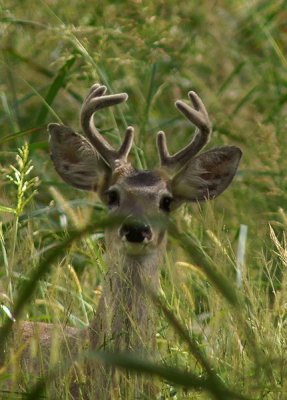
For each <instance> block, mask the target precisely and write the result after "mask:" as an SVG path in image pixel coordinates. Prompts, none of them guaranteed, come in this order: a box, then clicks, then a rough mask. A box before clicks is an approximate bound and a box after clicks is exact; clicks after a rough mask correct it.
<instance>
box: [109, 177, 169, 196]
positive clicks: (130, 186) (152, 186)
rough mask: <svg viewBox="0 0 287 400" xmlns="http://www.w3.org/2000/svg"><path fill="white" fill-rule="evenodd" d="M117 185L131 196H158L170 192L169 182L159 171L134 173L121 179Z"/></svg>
mask: <svg viewBox="0 0 287 400" xmlns="http://www.w3.org/2000/svg"><path fill="white" fill-rule="evenodd" d="M116 185H117V186H118V187H120V188H121V189H122V190H123V191H124V192H126V193H129V194H132V193H137V194H142V195H144V194H147V195H151V194H154V195H155V196H157V195H158V194H159V193H161V192H162V191H167V190H168V182H167V180H166V179H164V178H163V177H162V176H161V175H160V174H159V173H158V172H157V171H133V173H131V174H129V175H127V176H124V177H121V178H120V179H119V180H118V181H117V182H116Z"/></svg>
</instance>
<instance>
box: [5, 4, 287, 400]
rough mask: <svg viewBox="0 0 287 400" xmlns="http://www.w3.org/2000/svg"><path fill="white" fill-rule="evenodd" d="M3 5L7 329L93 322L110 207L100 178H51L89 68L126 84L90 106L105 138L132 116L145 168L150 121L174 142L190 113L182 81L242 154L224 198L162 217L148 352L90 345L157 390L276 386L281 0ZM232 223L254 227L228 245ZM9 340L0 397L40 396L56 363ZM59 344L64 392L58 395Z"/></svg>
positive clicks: (187, 392)
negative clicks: (164, 244) (165, 231)
mask: <svg viewBox="0 0 287 400" xmlns="http://www.w3.org/2000/svg"><path fill="white" fill-rule="evenodd" d="M0 7H1V15H0V32H1V45H0V46H1V64H0V70H1V78H0V79H1V81H0V82H1V84H0V98H1V106H2V107H0V124H1V135H0V146H1V148H0V168H1V177H0V187H1V190H0V224H1V226H0V228H1V229H0V249H1V250H0V265H1V269H0V273H1V283H0V296H1V309H0V311H1V315H2V319H3V326H4V327H5V329H4V330H2V331H1V336H0V337H1V338H2V342H1V344H2V345H3V344H4V341H5V340H4V339H7V337H8V333H9V331H10V328H11V325H13V322H12V321H13V318H16V319H17V320H18V319H19V318H20V319H29V320H33V321H42V322H56V323H59V324H60V325H63V326H65V325H66V324H68V325H71V326H75V327H84V326H87V324H88V322H89V321H90V320H91V319H92V317H93V313H94V310H96V308H97V304H98V300H99V297H100V294H101V282H102V278H103V275H104V273H105V270H106V265H105V262H104V257H103V254H104V252H105V248H104V246H105V245H104V242H103V228H104V225H105V223H107V221H106V220H105V215H106V214H105V212H106V211H105V209H104V207H103V206H102V204H101V203H100V202H99V200H98V198H97V197H96V196H95V195H94V194H90V193H88V194H87V193H82V192H80V191H75V190H73V189H70V188H69V187H68V186H67V185H66V184H64V183H63V182H61V181H60V180H59V178H58V177H57V175H56V174H55V172H54V170H53V168H52V165H51V162H50V160H49V150H48V135H47V133H46V125H47V123H48V122H52V121H62V122H63V123H66V124H68V125H70V126H72V127H74V128H78V126H79V124H78V112H79V108H80V105H81V101H82V98H83V96H84V94H85V93H86V91H87V89H88V88H89V87H90V85H91V84H92V83H94V82H97V81H100V82H102V83H105V84H107V85H108V87H109V89H110V90H111V91H112V92H123V91H126V92H127V93H128V94H129V101H128V103H127V104H126V105H124V106H122V107H118V108H116V109H113V110H112V111H111V110H108V111H104V112H101V113H99V115H98V116H97V118H98V119H97V124H98V125H99V126H100V127H101V129H102V131H103V132H104V134H105V135H106V137H107V138H108V139H109V140H110V141H111V142H113V143H114V144H117V143H118V142H119V140H120V137H121V135H122V133H123V132H124V129H125V127H126V126H127V125H134V126H135V128H136V147H135V149H134V150H133V152H132V157H133V160H134V164H135V165H137V166H138V167H144V168H151V167H154V166H155V165H157V163H158V160H157V154H156V148H155V133H156V132H157V130H160V129H163V130H165V131H166V132H167V136H168V141H169V147H170V148H171V149H172V150H173V151H177V150H178V149H179V148H180V147H182V146H184V145H185V144H186V143H187V142H188V140H189V138H190V136H191V134H192V128H191V127H190V125H189V124H188V123H187V121H186V120H184V119H183V118H182V117H181V116H180V115H179V114H178V113H177V111H176V109H175V108H174V106H173V103H174V101H175V100H176V99H178V98H185V97H186V93H187V91H188V90H190V89H193V90H196V91H197V92H198V93H199V94H200V96H201V97H202V98H203V100H204V102H205V104H206V106H207V109H208V111H209V114H210V117H211V120H212V122H213V131H214V133H213V138H212V141H211V143H210V146H211V147H213V146H220V145H223V144H228V145H229V144H236V145H238V146H240V147H241V148H242V150H243V153H244V157H243V160H242V163H241V166H240V171H239V173H238V175H237V177H236V178H235V180H234V181H233V183H232V185H231V187H230V188H229V189H228V191H227V192H226V193H224V194H223V195H222V196H221V197H220V198H218V199H216V200H215V201H213V202H212V203H209V204H200V205H197V204H193V205H187V206H184V207H183V208H182V209H181V210H179V211H178V212H177V215H176V216H175V219H174V220H176V224H173V223H172V224H171V228H170V241H169V246H168V247H169V249H170V250H172V251H169V252H168V255H167V257H166V260H165V266H164V267H163V269H162V277H161V284H162V295H161V297H160V298H159V299H155V306H157V307H158V308H159V315H160V317H159V323H158V332H157V343H158V348H159V354H160V357H159V359H158V361H157V362H155V363H152V362H150V361H149V362H148V361H147V360H141V359H138V358H132V357H130V358H129V357H128V356H126V355H124V357H123V356H122V355H117V356H116V355H111V354H98V353H97V354H91V353H89V352H87V353H85V357H87V358H93V357H97V359H101V360H104V361H105V362H106V363H110V364H113V365H117V366H118V367H119V368H128V369H130V370H134V371H139V370H140V371H142V372H143V373H146V374H148V376H150V378H149V379H155V380H156V381H157V382H160V383H159V387H160V390H159V397H160V398H161V399H165V398H171V397H173V398H177V399H188V398H192V399H209V398H211V397H212V398H240V396H241V398H248V399H268V400H275V399H284V398H285V397H286V391H287V383H286V382H287V381H286V368H285V365H286V361H287V360H286V355H285V348H286V337H287V335H286V334H287V332H286V293H287V292H286V238H285V230H286V225H287V216H286V212H285V204H286V183H287V181H286V160H287V154H286V151H287V150H286V149H287V147H286V99H287V92H286V65H287V59H286V45H285V42H286V23H285V20H286V5H285V2H284V1H283V0H280V1H279V0H276V1H271V0H260V1H249V2H247V1H243V0H235V1H233V2H230V1H224V0H221V1H218V2H210V1H203V2H201V3H200V4H199V3H198V2H196V1H190V2H185V1H174V0H166V1H158V2H154V1H153V2H152V1H149V0H146V1H132V0H130V1H127V0H124V1H119V2H115V1H111V0H110V1H109V0H104V1H101V2H94V3H92V2H85V3H83V2H79V1H76V0H69V1H66V0H55V1H53V2H50V1H41V2H39V1H35V0H26V1H22V2H18V1H16V0H15V1H13V0H8V1H5V2H0ZM25 143H27V144H25ZM19 149H20V150H19ZM11 165H12V166H13V167H12V168H11ZM31 165H33V167H34V168H33V169H31ZM8 176H10V178H8ZM36 189H37V193H35V192H34V191H35V190H36ZM91 224H92V225H91ZM242 225H246V226H247V227H248V234H247V237H245V238H244V246H245V251H244V252H243V254H240V256H239V258H238V256H237V255H238V254H239V253H238V251H237V249H238V246H241V247H240V248H241V249H242V248H243V249H244V246H243V247H242V236H241V239H240V240H241V242H240V240H239V237H240V226H242ZM86 226H88V228H86ZM91 226H92V227H91ZM239 264H240V266H241V267H242V283H241V285H237V284H236V282H237V267H238V265H239ZM6 346H7V347H6V352H7V351H8V353H9V354H10V356H9V357H8V358H7V360H6V362H5V364H4V365H3V367H2V368H1V370H0V373H1V379H0V385H1V387H2V390H3V396H2V397H3V398H4V393H6V394H5V396H6V397H7V398H13V396H14V397H15V396H16V394H15V393H16V392H19V391H21V392H22V393H30V394H29V396H30V398H40V396H44V393H45V390H46V391H47V392H46V395H47V396H48V397H49V396H50V398H53V397H51V396H52V395H50V394H49V387H52V386H53V385H56V386H54V388H55V387H56V388H58V386H57V384H55V383H54V382H55V379H56V378H57V374H56V373H54V374H53V373H51V375H50V377H49V379H44V380H43V381H40V383H39V384H38V386H35V384H36V380H35V379H34V377H33V376H31V375H29V373H27V372H26V373H25V372H24V371H22V370H21V368H20V366H19V363H18V358H17V354H14V349H13V348H12V347H11V344H10V342H9V341H8V342H7V343H6ZM7 348H8V350H7ZM13 357H14V358H13ZM83 358H84V356H83ZM13 360H14V361H13ZM82 361H83V360H82V359H81V360H78V365H82V364H83V363H82ZM66 362H67V360H65V361H63V364H62V371H61V374H63V375H62V378H61V383H62V386H61V389H60V388H58V390H59V393H58V396H59V398H69V397H68V396H69V395H68V390H67V388H68V382H69V374H68V370H69V368H70V366H71V363H70V362H68V363H67V364H66ZM11 365H12V366H13V368H11ZM11 371H12V372H11ZM59 373H60V372H59ZM12 378H13V379H14V380H15V381H16V382H17V384H16V383H15V384H14V385H13V384H11V380H12V381H13V379H12ZM83 380H84V378H83ZM7 382H10V386H9V388H8V392H7V391H6V392H4V391H5V390H7ZM19 382H21V384H19V385H18V383H19ZM53 390H54V389H53ZM56 390H57V389H56ZM9 396H10V397H9ZM236 396H237V397H236ZM0 397H1V396H0ZM15 398H16V397H15ZM143 398H144V397H143Z"/></svg>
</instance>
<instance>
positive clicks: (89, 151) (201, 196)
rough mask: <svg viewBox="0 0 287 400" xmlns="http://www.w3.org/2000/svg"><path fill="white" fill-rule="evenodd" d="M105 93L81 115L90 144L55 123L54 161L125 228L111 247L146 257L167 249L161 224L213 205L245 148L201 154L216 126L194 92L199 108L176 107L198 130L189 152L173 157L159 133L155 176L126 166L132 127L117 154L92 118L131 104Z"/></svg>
mask: <svg viewBox="0 0 287 400" xmlns="http://www.w3.org/2000/svg"><path fill="white" fill-rule="evenodd" d="M105 92H106V88H105V87H104V86H100V85H98V84H96V85H94V86H93V87H92V88H91V90H90V92H89V94H88V95H87V97H86V99H85V101H84V104H83V107H82V110H81V124H82V128H83V131H84V132H85V133H86V135H87V137H88V139H89V140H87V139H86V138H84V137H83V136H81V135H79V134H77V133H75V132H74V131H73V130H71V129H70V128H68V127H66V126H64V125H59V124H50V125H49V131H50V136H51V138H50V146H51V157H52V160H53V162H54V165H55V168H56V170H57V172H58V173H59V175H60V176H61V177H62V178H63V179H64V180H65V181H66V182H67V183H69V184H71V185H73V186H75V187H77V188H79V189H85V190H93V191H97V192H98V194H99V196H100V198H101V199H102V201H103V202H104V203H106V205H107V206H108V208H109V212H110V214H111V215H116V216H121V217H122V218H123V223H122V224H121V225H120V226H119V227H117V228H110V229H108V230H107V232H106V241H107V246H108V247H115V246H116V247H117V248H118V249H119V248H120V250H121V252H123V253H126V254H131V255H143V254H148V253H151V252H153V251H156V250H157V249H158V248H159V247H161V245H162V243H164V239H165V230H164V228H163V227H162V226H161V225H160V224H157V223H156V221H157V220H158V219H162V218H165V219H166V218H167V216H168V215H169V213H170V212H171V211H172V210H174V209H175V208H176V207H178V206H179V205H180V204H182V203H183V202H186V201H204V200H208V199H213V198H215V197H216V196H218V195H219V194H220V193H222V192H223V191H224V190H225V189H226V188H227V187H228V185H229V184H230V182H231V181H232V178H233V176H234V175H235V172H236V170H237V167H238V164H239V161H240V158H241V150H240V149H238V148H237V147H234V146H224V147H220V148H216V149H212V150H209V151H207V152H205V153H201V154H199V155H197V153H198V152H199V151H200V150H201V149H202V148H203V147H204V145H205V144H206V143H207V142H208V140H209V137H210V134H211V125H210V122H209V118H208V115H207V111H206V109H205V107H204V105H203V103H202V101H201V99H200V98H199V97H198V96H197V95H196V93H194V92H190V93H189V98H190V100H191V102H192V104H193V106H194V108H192V107H190V106H189V105H187V104H185V103H184V102H182V101H177V102H176V106H177V108H178V109H179V110H180V111H181V112H182V113H183V114H184V115H185V116H186V117H187V118H188V119H189V120H190V121H191V122H192V123H193V124H194V125H195V126H196V127H197V128H198V132H197V133H196V134H195V136H194V138H193V139H192V140H191V142H190V143H189V145H188V146H186V147H185V148H184V149H182V150H181V151H179V152H178V153H176V154H175V155H173V156H170V155H169V152H168V149H167V146H166V140H165V135H164V133H163V132H159V133H158V139H157V146H158V150H159V156H160V160H161V166H160V168H158V169H157V170H154V171H138V170H136V169H134V168H133V167H132V166H131V164H130V163H129V162H128V160H127V157H128V154H129V152H130V149H131V147H132V142H133V128H131V127H129V128H127V131H126V134H125V137H124V140H123V142H122V145H121V146H120V148H119V150H117V151H116V150H114V149H113V148H112V147H111V146H110V144H109V143H108V142H107V141H106V140H105V139H104V138H103V137H102V136H101V135H100V134H99V132H98V131H97V129H96V128H95V126H94V123H93V114H94V113H95V111H97V110H98V109H100V108H103V107H107V106H110V105H114V104H118V103H121V102H123V101H126V100H127V95H126V94H125V93H121V94H115V95H110V96H107V95H105Z"/></svg>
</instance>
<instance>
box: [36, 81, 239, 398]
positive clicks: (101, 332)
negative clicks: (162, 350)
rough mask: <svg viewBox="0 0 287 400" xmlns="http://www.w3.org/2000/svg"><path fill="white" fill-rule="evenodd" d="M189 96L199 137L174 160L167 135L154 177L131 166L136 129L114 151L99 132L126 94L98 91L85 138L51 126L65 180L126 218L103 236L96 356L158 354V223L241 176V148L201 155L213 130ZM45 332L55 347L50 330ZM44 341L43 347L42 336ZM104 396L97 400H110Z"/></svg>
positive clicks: (162, 241) (188, 112) (85, 121)
mask: <svg viewBox="0 0 287 400" xmlns="http://www.w3.org/2000/svg"><path fill="white" fill-rule="evenodd" d="M188 96H189V99H190V101H191V104H192V105H193V107H192V106H190V105H188V104H186V103H185V102H183V101H181V100H178V101H176V103H175V105H176V107H177V108H178V109H179V111H181V112H182V113H183V114H184V116H185V117H186V118H187V119H188V120H189V121H190V122H191V123H192V124H193V125H195V126H196V127H197V131H196V133H195V134H194V137H193V138H192V140H191V141H190V143H189V144H188V145H187V146H186V147H184V148H183V149H182V150H180V151H178V152H177V153H176V154H174V155H170V153H169V151H168V148H167V145H166V137H165V134H164V132H159V133H158V135H157V147H158V153H159V158H160V162H161V165H160V167H159V168H157V169H155V170H151V171H148V170H141V171H140V170H137V169H136V168H134V167H133V166H132V165H131V163H130V162H129V161H128V155H129V152H130V150H131V148H132V144H133V137H134V129H133V128H132V127H128V128H127V130H126V133H125V136H124V139H123V141H122V144H121V145H120V147H119V149H118V150H115V149H114V148H113V147H111V145H110V144H109V143H108V142H107V141H106V139H105V138H104V137H103V136H102V135H101V134H100V133H99V131H98V130H97V128H96V127H95V125H94V120H93V116H94V113H95V112H96V111H98V110H100V109H102V108H105V107H109V106H112V105H116V104H119V103H122V102H125V101H126V100H127V98H128V96H127V94H125V93H120V94H113V95H107V94H106V87H105V86H101V85H99V84H95V85H93V86H92V88H91V89H90V91H89V93H88V95H87V97H86V99H85V101H84V103H83V106H82V110H81V114H80V120H81V126H82V129H83V132H84V133H85V135H86V137H83V136H81V135H79V134H78V133H75V132H74V131H73V130H72V129H71V128H69V127H67V126H64V125H60V124H56V123H53V124H50V125H49V132H50V146H51V157H52V160H53V163H54V166H55V169H56V171H57V172H58V174H59V175H60V176H61V177H62V179H63V180H64V181H66V182H67V183H69V184H70V185H72V186H74V187H76V188H78V189H84V190H91V191H96V192H97V193H98V195H99V197H100V199H101V200H102V201H103V203H104V204H106V205H107V207H108V209H109V213H110V214H111V215H114V216H117V215H120V216H122V217H123V222H122V223H121V225H120V226H117V227H110V228H108V229H106V232H105V241H106V249H107V250H106V252H107V261H106V262H107V266H108V272H107V275H106V278H105V282H104V285H103V293H102V297H101V300H100V303H99V307H98V310H97V312H96V316H95V319H94V321H93V322H92V323H91V325H90V327H89V328H88V330H87V331H85V333H86V334H87V337H89V339H88V340H89V343H90V346H91V347H92V348H107V347H108V348H111V349H117V350H118V349H120V350H126V349H128V350H137V351H145V352H147V353H152V352H154V351H155V348H156V343H155V333H156V315H155V312H154V308H153V306H152V304H151V299H150V293H149V290H150V289H152V290H153V291H154V292H157V291H158V289H159V270H160V265H161V263H162V258H163V254H164V253H165V251H166V232H165V228H164V227H163V226H162V225H160V224H156V223H155V222H154V217H161V218H166V219H168V215H169V213H170V212H172V211H173V210H174V209H176V208H177V207H178V206H179V205H181V204H182V203H183V202H189V201H190V202H197V201H204V200H208V199H213V198H215V197H216V196H218V195H219V194H220V193H222V192H223V191H224V190H225V189H226V188H227V187H228V185H229V184H230V182H231V181H232V179H233V176H234V175H235V172H236V170H237V167H238V164H239V161H240V158H241V151H240V149H239V148H237V147H234V146H224V147H220V148H215V149H212V150H209V151H207V152H205V153H201V154H199V155H198V153H199V151H200V150H201V149H202V148H203V147H204V146H205V145H206V144H207V142H208V140H209V138H210V134H211V124H210V121H209V118H208V114H207V111H206V109H205V106H204V104H203V103H202V101H201V99H200V98H199V96H198V95H197V94H196V93H195V92H189V93H188ZM147 288H148V290H147ZM29 329H30V330H31V328H29ZM41 329H42V328H41ZM43 329H44V331H45V332H46V339H47V342H49V329H50V328H49V327H47V326H44V327H43ZM66 332H67V333H68V335H69V336H77V331H76V330H75V329H74V328H72V329H71V330H70V328H66ZM39 336H40V339H41V332H40V333H39ZM94 373H95V376H94V378H95V380H96V378H97V372H95V371H94ZM91 379H93V378H91ZM103 393H104V392H102V394H101V397H99V398H105V397H104V395H103Z"/></svg>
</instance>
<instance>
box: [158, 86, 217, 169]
mask: <svg viewBox="0 0 287 400" xmlns="http://www.w3.org/2000/svg"><path fill="white" fill-rule="evenodd" d="M188 97H189V99H190V100H191V102H192V104H193V106H194V108H192V107H190V106H189V105H187V104H186V103H184V102H183V101H181V100H177V101H176V102H175V106H176V107H177V108H178V109H179V111H180V112H182V114H183V115H184V116H185V117H186V118H187V119H188V120H189V121H190V122H192V123H193V124H194V125H195V126H196V127H197V130H196V133H195V135H194V137H193V138H192V140H191V142H190V143H189V144H188V145H187V146H186V147H184V148H183V149H182V150H180V151H178V152H177V153H176V154H174V155H173V156H170V154H169V151H168V149H167V144H166V137H165V133H164V132H162V131H160V132H158V136H157V147H158V152H159V157H160V161H161V165H162V166H166V167H172V168H175V169H177V168H180V167H182V166H183V165H184V164H185V163H186V162H187V161H189V160H190V159H191V158H192V157H194V156H195V155H196V154H197V153H198V152H199V151H200V150H201V149H202V148H203V147H204V146H205V145H206V144H207V142H208V140H209V138H210V134H211V131H212V130H211V123H210V121H209V117H208V114H207V111H206V108H205V106H204V104H203V102H202V100H201V99H200V97H199V96H198V95H197V94H196V93H195V92H192V91H191V92H189V93H188Z"/></svg>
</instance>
